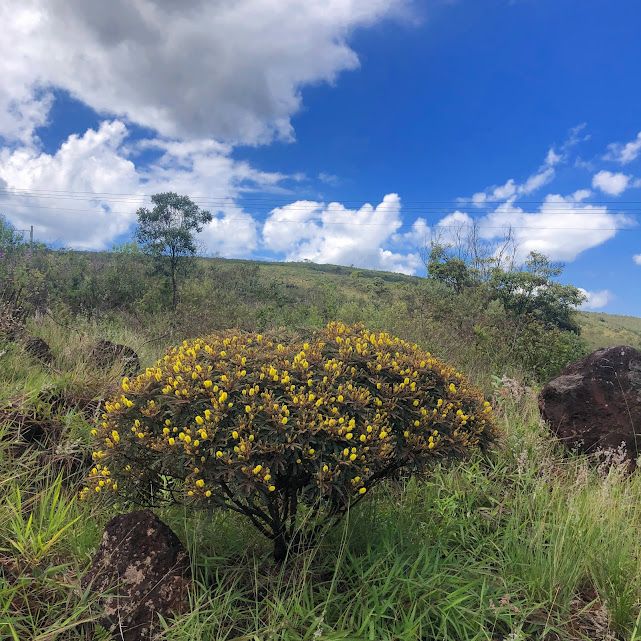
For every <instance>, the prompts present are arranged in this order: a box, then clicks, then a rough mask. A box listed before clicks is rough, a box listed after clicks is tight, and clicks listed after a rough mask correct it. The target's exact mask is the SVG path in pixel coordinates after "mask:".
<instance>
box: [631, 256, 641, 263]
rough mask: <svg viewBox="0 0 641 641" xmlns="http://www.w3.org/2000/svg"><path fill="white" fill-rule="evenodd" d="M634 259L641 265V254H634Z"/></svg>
mask: <svg viewBox="0 0 641 641" xmlns="http://www.w3.org/2000/svg"><path fill="white" fill-rule="evenodd" d="M632 260H633V261H634V262H635V263H636V264H637V265H641V254H635V255H634V256H632Z"/></svg>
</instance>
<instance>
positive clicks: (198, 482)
mask: <svg viewBox="0 0 641 641" xmlns="http://www.w3.org/2000/svg"><path fill="white" fill-rule="evenodd" d="M196 485H197V486H198V487H205V481H203V480H202V479H198V480H197V481H196Z"/></svg>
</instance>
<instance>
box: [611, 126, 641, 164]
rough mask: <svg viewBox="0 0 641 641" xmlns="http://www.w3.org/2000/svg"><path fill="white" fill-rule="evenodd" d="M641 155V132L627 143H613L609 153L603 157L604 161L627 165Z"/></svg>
mask: <svg viewBox="0 0 641 641" xmlns="http://www.w3.org/2000/svg"><path fill="white" fill-rule="evenodd" d="M640 153H641V131H640V132H639V133H638V134H637V137H636V138H635V139H634V140H632V141H630V142H628V143H626V144H621V143H619V142H613V143H612V144H610V145H608V153H607V154H606V155H605V156H604V157H603V158H604V160H614V161H615V162H618V163H621V164H622V165H626V164H627V163H629V162H632V161H633V160H635V159H636V158H637V156H638V155H639V154H640Z"/></svg>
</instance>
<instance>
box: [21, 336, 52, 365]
mask: <svg viewBox="0 0 641 641" xmlns="http://www.w3.org/2000/svg"><path fill="white" fill-rule="evenodd" d="M24 348H25V351H26V352H27V354H30V355H31V356H34V357H35V358H37V359H38V360H39V361H42V362H43V363H45V364H46V365H51V363H53V354H52V353H51V348H50V347H49V345H47V343H46V341H45V340H44V339H42V338H38V337H36V336H29V337H27V338H25V341H24Z"/></svg>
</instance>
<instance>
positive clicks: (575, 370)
mask: <svg viewBox="0 0 641 641" xmlns="http://www.w3.org/2000/svg"><path fill="white" fill-rule="evenodd" d="M539 409H540V410H541V415H542V416H543V418H544V419H545V420H546V421H547V422H548V423H549V424H550V427H551V429H552V431H553V432H554V433H555V434H556V435H557V436H558V437H559V438H560V439H561V440H562V441H563V442H564V443H565V444H566V445H567V446H568V447H570V448H575V449H578V450H579V451H582V452H586V453H592V452H595V451H597V450H599V449H601V450H616V449H618V448H619V447H620V446H621V444H622V443H624V444H625V449H626V453H627V457H628V459H630V460H634V459H636V458H637V456H638V455H639V454H640V453H641V353H639V352H638V351H637V350H636V349H634V348H633V347H626V346H624V345H620V346H618V347H609V348H605V349H599V350H597V351H596V352H593V353H592V354H589V355H588V356H586V357H585V358H583V359H582V360H580V361H577V362H576V363H570V365H568V366H567V367H566V368H565V369H564V370H563V371H562V372H561V373H560V374H559V376H557V377H556V378H554V379H552V380H551V381H550V382H549V383H548V384H547V385H546V386H545V387H544V388H543V389H542V390H541V393H540V394H539ZM635 428H636V433H635ZM637 439H638V442H637Z"/></svg>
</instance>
